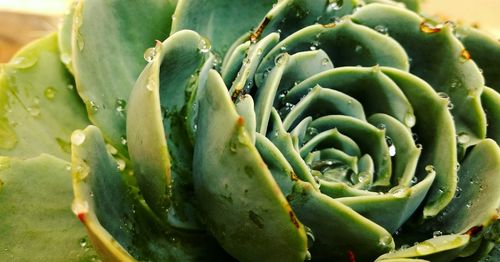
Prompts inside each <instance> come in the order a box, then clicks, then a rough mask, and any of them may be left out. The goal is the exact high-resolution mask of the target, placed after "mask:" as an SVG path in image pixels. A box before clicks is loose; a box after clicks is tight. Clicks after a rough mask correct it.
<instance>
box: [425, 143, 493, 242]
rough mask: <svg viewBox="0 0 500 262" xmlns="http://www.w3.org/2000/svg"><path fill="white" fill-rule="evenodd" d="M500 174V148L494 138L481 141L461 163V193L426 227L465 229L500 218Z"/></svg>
mask: <svg viewBox="0 0 500 262" xmlns="http://www.w3.org/2000/svg"><path fill="white" fill-rule="evenodd" d="M499 174H500V148H499V147H498V145H497V144H496V143H495V142H494V141H493V140H491V139H486V140H483V141H481V142H480V143H479V144H477V145H476V146H475V147H474V148H473V149H472V150H471V151H470V153H469V154H468V155H467V157H466V158H465V160H464V162H463V163H462V164H461V167H460V170H459V173H458V175H459V178H460V180H459V181H458V188H459V191H458V192H457V194H458V195H456V197H455V198H454V199H453V201H451V202H450V204H449V205H448V206H447V207H446V208H445V209H444V210H443V212H442V213H441V214H440V215H439V216H438V217H437V219H436V220H435V221H432V222H430V223H427V225H426V227H423V228H422V229H427V230H428V231H431V230H432V229H434V230H437V229H439V230H441V231H443V232H449V233H465V232H467V231H468V230H470V229H471V228H473V227H476V226H484V227H486V226H488V225H490V224H491V223H492V222H494V221H496V220H497V218H498V210H497V208H498V207H499V206H500V192H499V191H498V188H500V175H499ZM429 227H430V230H429V229H428V228H429Z"/></svg>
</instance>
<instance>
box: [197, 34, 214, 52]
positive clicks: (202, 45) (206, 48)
mask: <svg viewBox="0 0 500 262" xmlns="http://www.w3.org/2000/svg"><path fill="white" fill-rule="evenodd" d="M211 49H212V44H210V41H209V40H208V39H207V38H204V37H202V38H201V39H200V42H198V50H200V52H201V53H208V52H210V50H211Z"/></svg>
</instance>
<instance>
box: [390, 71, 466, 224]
mask: <svg viewBox="0 0 500 262" xmlns="http://www.w3.org/2000/svg"><path fill="white" fill-rule="evenodd" d="M382 71H383V72H384V74H386V75H387V76H389V77H390V78H391V79H392V80H393V81H394V82H395V83H396V84H397V85H398V87H399V88H400V89H401V91H402V92H403V93H404V94H405V95H406V97H407V98H408V99H409V101H410V103H411V105H412V107H413V109H414V113H415V116H416V125H415V127H414V128H413V130H414V131H415V132H416V134H417V135H418V142H417V143H421V145H422V146H423V148H422V154H421V156H420V159H419V163H418V165H417V172H416V175H417V178H419V179H421V178H422V174H425V169H426V167H427V166H428V165H433V166H434V168H435V170H436V179H435V181H434V183H433V185H432V188H431V190H430V191H429V193H428V197H427V199H426V206H425V208H424V212H423V213H424V217H433V216H435V215H437V213H439V212H440V211H441V210H442V209H443V208H444V207H446V205H447V204H448V203H449V202H450V201H451V199H452V198H453V195H454V194H455V189H456V185H457V175H456V174H457V165H458V160H457V149H456V147H457V139H456V133H455V127H454V125H453V118H452V116H451V114H450V111H449V109H448V102H449V101H448V100H447V99H445V98H441V97H439V96H438V95H437V94H436V93H435V92H434V91H433V90H432V87H431V86H429V84H427V83H426V82H425V81H422V80H421V79H420V78H418V77H416V76H414V75H411V74H408V73H406V72H403V71H400V70H396V69H392V68H383V69H382ZM429 116H432V117H429Z"/></svg>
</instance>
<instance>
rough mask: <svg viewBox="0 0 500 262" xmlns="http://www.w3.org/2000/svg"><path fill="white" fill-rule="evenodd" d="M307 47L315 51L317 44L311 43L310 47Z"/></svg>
mask: <svg viewBox="0 0 500 262" xmlns="http://www.w3.org/2000/svg"><path fill="white" fill-rule="evenodd" d="M309 49H311V51H315V50H316V49H318V46H317V45H314V44H313V45H311V47H309Z"/></svg>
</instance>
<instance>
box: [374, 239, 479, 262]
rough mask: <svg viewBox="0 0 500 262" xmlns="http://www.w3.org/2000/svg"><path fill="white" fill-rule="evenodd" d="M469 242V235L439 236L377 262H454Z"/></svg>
mask: <svg viewBox="0 0 500 262" xmlns="http://www.w3.org/2000/svg"><path fill="white" fill-rule="evenodd" d="M469 240H470V236H469V235H445V236H439V237H435V238H432V239H428V240H426V241H424V242H421V243H417V244H416V245H415V246H413V247H410V248H406V249H400V250H398V251H396V252H393V253H388V254H385V255H383V256H380V257H379V258H377V260H376V261H386V259H401V258H422V259H425V260H429V261H433V262H434V261H438V262H440V261H452V260H453V259H454V258H456V257H457V256H458V254H460V251H462V249H463V248H464V247H466V246H467V244H468V243H469Z"/></svg>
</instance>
